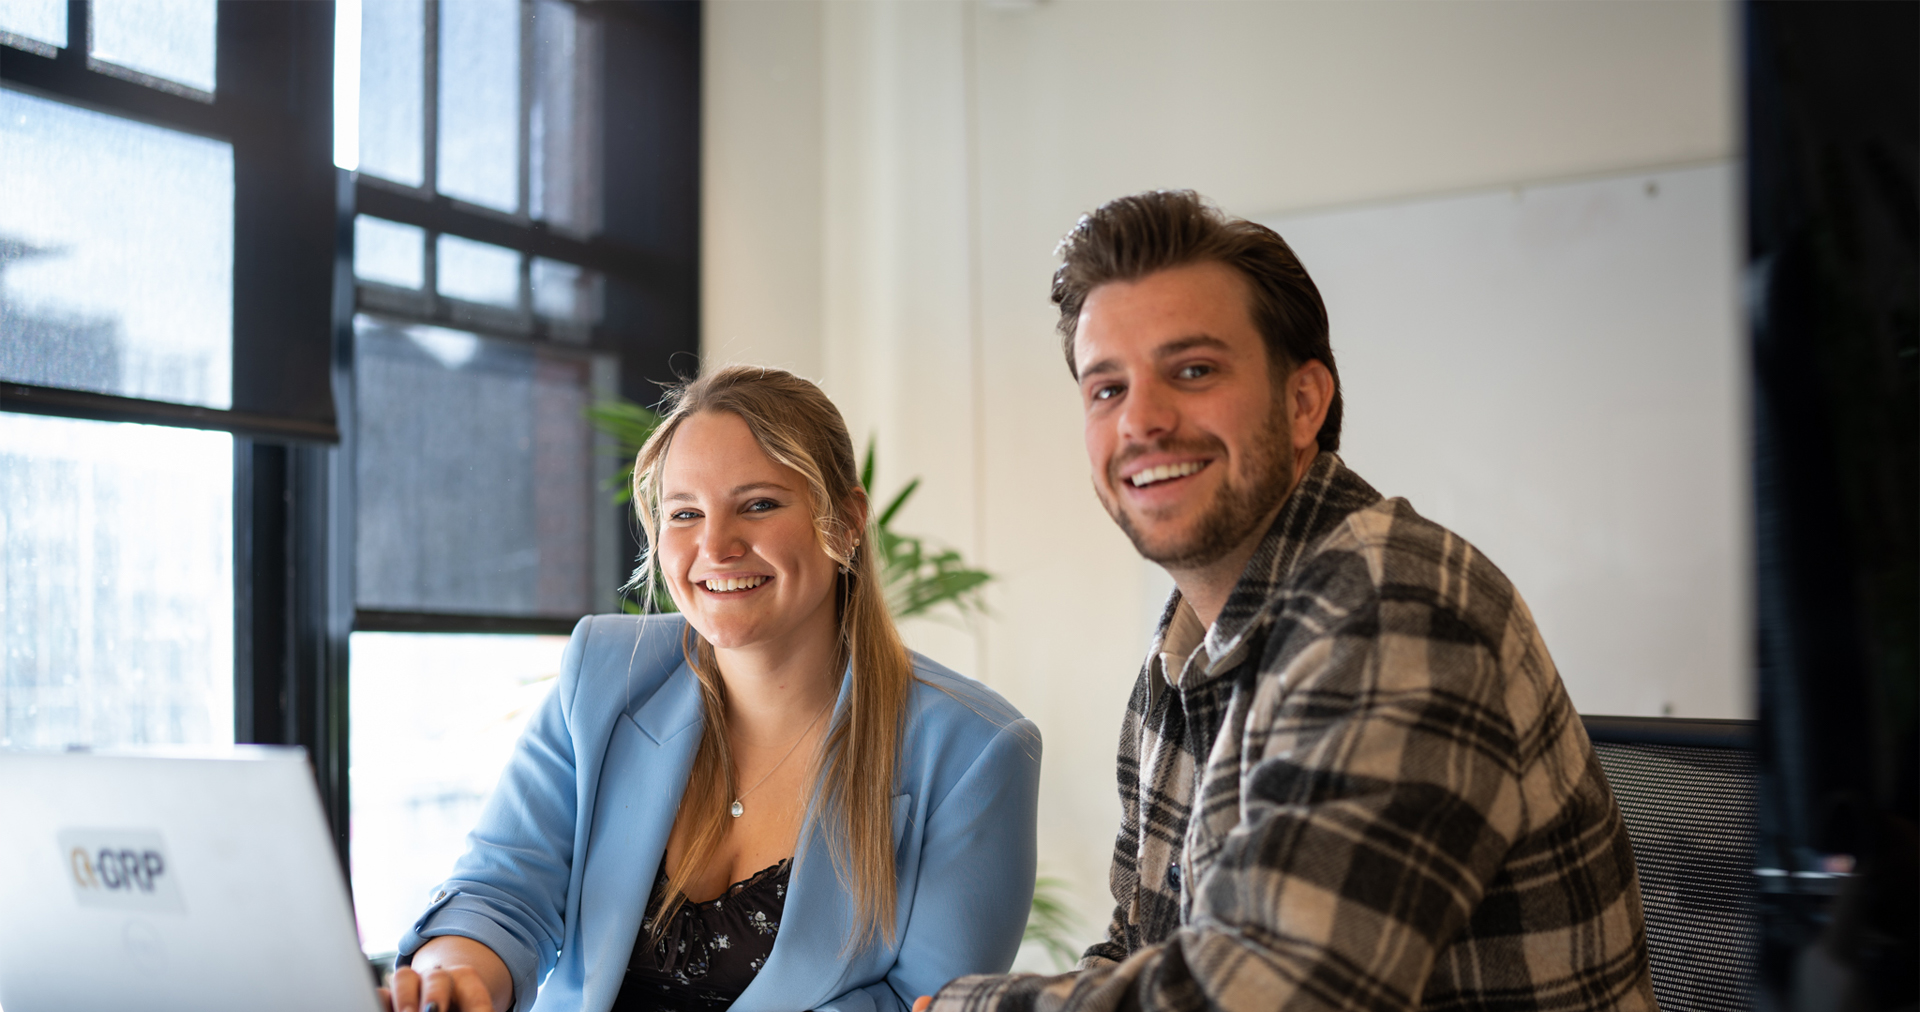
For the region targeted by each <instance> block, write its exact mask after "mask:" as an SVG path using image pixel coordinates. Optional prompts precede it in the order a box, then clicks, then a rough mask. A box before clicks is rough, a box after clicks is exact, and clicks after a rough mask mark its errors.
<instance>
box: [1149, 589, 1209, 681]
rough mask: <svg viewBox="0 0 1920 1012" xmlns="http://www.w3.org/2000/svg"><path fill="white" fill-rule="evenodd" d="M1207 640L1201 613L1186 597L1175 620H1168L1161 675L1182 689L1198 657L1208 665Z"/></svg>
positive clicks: (1161, 653) (1162, 645)
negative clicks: (1181, 686) (1181, 684)
mask: <svg viewBox="0 0 1920 1012" xmlns="http://www.w3.org/2000/svg"><path fill="white" fill-rule="evenodd" d="M1206 641H1207V627H1206V626H1204V625H1201V624H1200V616H1199V615H1197V614H1195V613H1194V610H1193V606H1192V605H1190V604H1188V603H1187V599H1186V598H1184V597H1182V598H1181V599H1180V604H1179V605H1178V606H1176V607H1175V608H1174V611H1173V620H1172V621H1170V622H1168V623H1167V635H1166V638H1165V639H1163V640H1161V641H1160V675H1161V677H1162V678H1165V679H1166V682H1167V684H1168V685H1171V686H1173V687H1174V688H1176V689H1177V688H1179V687H1180V682H1181V681H1182V680H1183V679H1184V678H1185V677H1186V674H1187V668H1188V667H1190V666H1191V665H1192V664H1193V663H1194V662H1195V661H1196V660H1198V661H1199V662H1200V665H1201V666H1202V667H1205V666H1206V664H1207V661H1208V658H1207V656H1206Z"/></svg>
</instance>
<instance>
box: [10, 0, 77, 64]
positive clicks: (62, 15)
mask: <svg viewBox="0 0 1920 1012" xmlns="http://www.w3.org/2000/svg"><path fill="white" fill-rule="evenodd" d="M0 43H5V44H6V45H10V46H16V47H18V48H21V49H26V50H28V51H30V52H37V53H39V54H40V55H42V56H52V55H53V52H52V51H53V50H55V49H64V48H66V45H67V0H0ZM36 43H38V44H37V45H36Z"/></svg>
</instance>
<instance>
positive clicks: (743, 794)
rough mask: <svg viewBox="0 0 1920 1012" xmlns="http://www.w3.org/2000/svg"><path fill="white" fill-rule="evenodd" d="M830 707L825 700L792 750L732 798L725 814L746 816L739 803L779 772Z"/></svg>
mask: <svg viewBox="0 0 1920 1012" xmlns="http://www.w3.org/2000/svg"><path fill="white" fill-rule="evenodd" d="M832 705H833V700H832V699H831V698H829V699H828V700H827V705H826V706H823V707H821V708H820V712H819V713H816V714H814V715H813V719H812V720H810V721H807V729H806V730H805V731H802V732H800V737H798V738H795V739H794V740H793V748H790V749H787V754H786V755H783V756H781V757H780V761H779V762H777V763H774V764H773V769H770V770H768V771H767V776H765V777H761V778H760V780H759V781H758V782H757V783H755V784H754V785H753V786H752V787H749V788H747V789H746V790H745V791H743V792H741V794H740V796H739V797H737V798H734V799H733V806H732V807H731V808H728V809H727V814H729V815H731V816H733V817H734V818H736V819H737V818H739V817H741V816H742V815H745V814H747V806H745V805H743V804H741V802H743V801H745V800H747V795H749V794H752V793H753V792H754V791H757V790H759V789H760V784H764V783H766V782H767V777H771V776H773V775H774V774H775V773H778V772H780V767H782V766H784V765H786V763H787V760H788V759H790V758H792V757H793V753H794V751H795V750H797V749H798V748H799V747H800V743H801V742H803V741H806V740H807V734H808V732H810V731H812V730H813V725H815V724H818V723H820V718H821V717H824V716H826V715H827V708H828V707H831V706H832Z"/></svg>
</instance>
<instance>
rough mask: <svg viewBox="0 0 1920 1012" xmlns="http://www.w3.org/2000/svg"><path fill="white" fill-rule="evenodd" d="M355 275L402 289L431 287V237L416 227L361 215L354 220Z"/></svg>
mask: <svg viewBox="0 0 1920 1012" xmlns="http://www.w3.org/2000/svg"><path fill="white" fill-rule="evenodd" d="M353 273H354V275H355V276H356V277H358V278H359V279H360V280H362V281H377V282H379V283H381V284H383V285H394V286H396V287H400V288H422V287H425V286H426V283H427V233H426V230H424V229H421V228H419V227H417V226H414V225H402V224H400V223H398V222H392V221H386V220H384V219H381V218H369V217H367V216H366V215H364V214H363V215H360V216H359V217H356V218H354V219H353Z"/></svg>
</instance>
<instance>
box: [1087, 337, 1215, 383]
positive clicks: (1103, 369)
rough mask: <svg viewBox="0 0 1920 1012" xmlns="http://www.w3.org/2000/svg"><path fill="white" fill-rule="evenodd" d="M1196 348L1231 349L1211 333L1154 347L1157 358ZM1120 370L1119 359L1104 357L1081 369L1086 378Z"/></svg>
mask: <svg viewBox="0 0 1920 1012" xmlns="http://www.w3.org/2000/svg"><path fill="white" fill-rule="evenodd" d="M1195 348H1209V349H1212V350H1214V351H1229V350H1231V349H1230V348H1229V347H1228V346H1227V342H1225V341H1222V340H1220V339H1219V338H1217V337H1214V336H1212V335H1210V334H1194V335H1192V336H1191V337H1177V338H1174V339H1173V340H1171V341H1168V342H1167V343H1166V344H1163V345H1161V346H1160V347H1158V348H1155V349H1153V357H1154V358H1156V359H1165V358H1172V357H1173V356H1175V355H1178V354H1180V353H1181V352H1187V351H1192V350H1193V349H1195ZM1119 371H1120V360H1119V359H1117V358H1103V359H1101V360H1100V361H1098V362H1095V363H1093V364H1092V365H1089V366H1087V367H1086V368H1085V369H1082V370H1080V378H1081V379H1086V378H1087V377H1088V376H1097V375H1100V374H1103V373H1111V372H1119Z"/></svg>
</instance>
